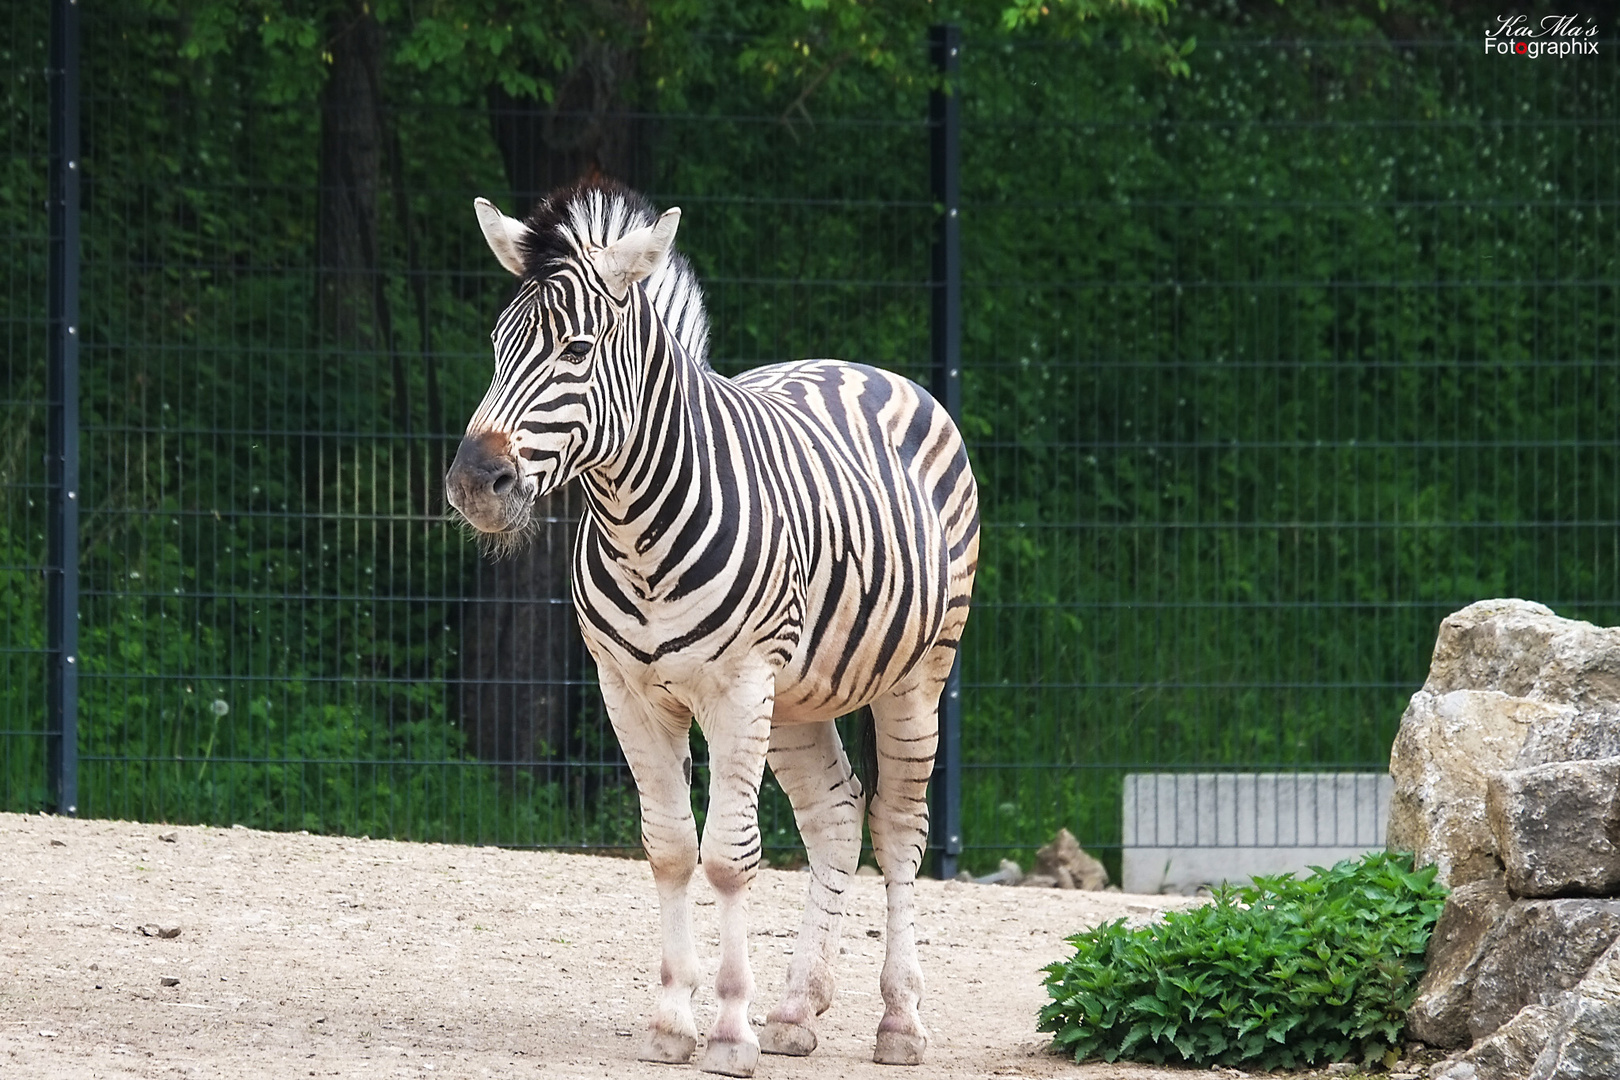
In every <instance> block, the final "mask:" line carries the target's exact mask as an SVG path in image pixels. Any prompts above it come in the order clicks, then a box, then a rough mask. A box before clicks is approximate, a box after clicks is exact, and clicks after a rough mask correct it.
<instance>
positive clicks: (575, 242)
mask: <svg viewBox="0 0 1620 1080" xmlns="http://www.w3.org/2000/svg"><path fill="white" fill-rule="evenodd" d="M657 220H658V215H657V214H656V213H655V212H654V211H653V208H652V204H651V203H649V202H648V201H647V200H646V199H645V198H643V197H642V196H641V195H640V194H639V193H637V192H635V191H632V190H631V189H630V188H628V187H625V186H624V185H623V184H621V183H619V182H618V181H616V180H609V179H606V178H591V179H585V180H581V181H579V182H578V183H576V184H572V185H570V186H568V187H564V188H558V189H557V190H556V191H553V192H552V193H551V194H550V195H547V196H546V197H545V198H544V199H542V200H541V201H540V202H539V203H538V204H536V206H535V208H534V210H533V211H532V212H530V214H529V217H528V220H526V221H525V222H524V224H525V225H527V226H528V227H529V235H528V237H527V238H526V239H525V240H524V242H523V244H522V251H523V267H524V271H525V276H526V277H545V276H546V275H548V274H550V273H551V272H552V271H553V270H554V269H555V268H557V267H558V266H560V265H561V264H563V263H565V262H578V261H580V260H581V259H583V257H584V254H585V245H586V244H587V243H589V244H590V245H591V246H593V247H606V246H607V245H608V244H611V243H612V242H613V241H615V240H617V239H619V238H620V237H621V236H624V235H625V234H627V233H631V232H634V231H635V230H637V229H639V228H641V227H643V226H645V225H651V224H652V223H653V222H655V221H657ZM646 288H647V296H648V298H649V299H650V300H651V301H652V304H653V310H655V311H657V312H658V314H659V317H660V318H662V319H663V320H664V325H665V326H667V327H668V328H669V332H670V333H671V334H673V335H674V336H675V338H676V340H678V341H679V342H680V343H681V346H682V347H683V348H684V349H685V350H686V355H687V356H689V357H691V358H692V359H693V360H694V361H696V362H697V363H699V364H702V365H704V366H707V365H708V363H709V315H708V311H707V310H706V309H705V308H704V306H703V289H702V287H701V286H699V285H698V280H697V274H695V273H694V272H693V271H692V264H691V263H689V262H687V261H686V256H685V255H682V254H681V253H680V252H678V251H674V250H671V251H670V252H669V254H668V255H667V256H666V257H665V259H664V264H663V265H662V266H660V267H659V268H658V269H657V270H655V271H653V273H652V275H651V276H650V277H648V278H647V281H646Z"/></svg>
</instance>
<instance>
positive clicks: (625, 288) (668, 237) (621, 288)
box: [591, 206, 681, 300]
mask: <svg viewBox="0 0 1620 1080" xmlns="http://www.w3.org/2000/svg"><path fill="white" fill-rule="evenodd" d="M680 224H681V209H680V207H678V206H672V207H670V208H669V209H668V210H665V211H664V212H663V214H662V215H661V216H660V217H659V218H658V220H657V221H655V222H653V223H652V224H651V225H646V226H643V227H642V228H639V229H637V230H636V231H635V232H633V233H626V234H625V235H623V236H621V237H619V238H618V239H617V240H615V241H613V243H611V244H609V245H608V246H607V247H605V248H603V249H601V250H600V251H597V252H594V253H593V254H592V255H591V261H592V262H593V263H595V264H596V271H597V273H599V274H601V275H602V280H603V281H605V282H606V283H607V287H608V289H609V290H610V291H611V292H612V293H613V295H614V298H615V299H618V300H623V299H624V298H625V297H626V296H629V295H630V287H631V286H632V285H634V284H635V283H636V282H638V281H644V280H645V279H647V278H648V277H651V276H652V273H653V271H655V270H657V269H658V268H659V267H660V266H661V265H663V262H664V256H665V255H667V254H669V249H670V248H672V247H674V246H675V230H676V229H677V228H678V227H679V226H680Z"/></svg>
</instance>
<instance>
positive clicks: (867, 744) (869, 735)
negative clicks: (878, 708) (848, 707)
mask: <svg viewBox="0 0 1620 1080" xmlns="http://www.w3.org/2000/svg"><path fill="white" fill-rule="evenodd" d="M855 741H856V743H858V744H859V749H858V750H857V754H856V758H855V779H856V781H857V782H858V783H859V784H860V785H861V793H862V794H863V795H865V796H866V801H867V803H868V804H870V803H871V801H872V796H873V795H875V794H877V780H878V752H877V720H876V719H875V718H874V717H873V716H872V706H870V705H863V706H861V708H860V709H859V710H858V711H857V712H856V713H855Z"/></svg>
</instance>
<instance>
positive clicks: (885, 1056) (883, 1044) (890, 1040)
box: [872, 1031, 928, 1065]
mask: <svg viewBox="0 0 1620 1080" xmlns="http://www.w3.org/2000/svg"><path fill="white" fill-rule="evenodd" d="M927 1049H928V1036H926V1035H913V1034H911V1033H909V1032H905V1031H879V1032H878V1036H877V1049H876V1050H875V1051H873V1053H872V1060H873V1061H875V1062H877V1063H878V1064H879V1065H921V1064H922V1059H923V1051H925V1050H927Z"/></svg>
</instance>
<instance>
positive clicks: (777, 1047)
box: [759, 1021, 816, 1057]
mask: <svg viewBox="0 0 1620 1080" xmlns="http://www.w3.org/2000/svg"><path fill="white" fill-rule="evenodd" d="M759 1048H760V1049H761V1050H763V1051H765V1052H766V1053H767V1054H786V1055H788V1056H789V1057H804V1056H805V1055H806V1054H808V1053H810V1051H812V1050H814V1049H815V1048H816V1033H815V1032H814V1031H813V1030H811V1029H810V1028H807V1027H805V1026H804V1025H803V1024H779V1023H776V1022H774V1021H773V1022H771V1023H768V1024H766V1025H765V1030H763V1031H761V1032H760V1033H759Z"/></svg>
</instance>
